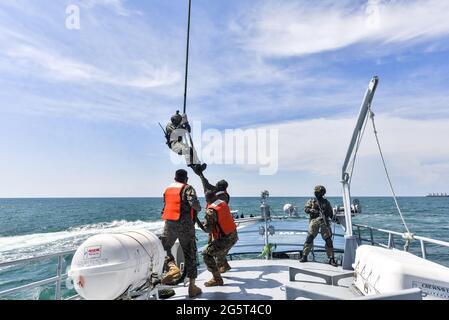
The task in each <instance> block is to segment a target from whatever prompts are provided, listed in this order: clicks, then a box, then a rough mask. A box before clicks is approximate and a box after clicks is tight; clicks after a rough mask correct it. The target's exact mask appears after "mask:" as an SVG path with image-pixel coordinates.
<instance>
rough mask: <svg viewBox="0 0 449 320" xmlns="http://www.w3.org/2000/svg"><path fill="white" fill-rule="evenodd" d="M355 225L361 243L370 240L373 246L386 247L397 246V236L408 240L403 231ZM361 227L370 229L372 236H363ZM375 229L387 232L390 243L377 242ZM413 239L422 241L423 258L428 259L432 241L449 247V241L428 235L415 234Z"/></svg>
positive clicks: (383, 232)
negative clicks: (428, 247)
mask: <svg viewBox="0 0 449 320" xmlns="http://www.w3.org/2000/svg"><path fill="white" fill-rule="evenodd" d="M353 226H354V227H356V228H357V237H358V239H359V241H360V243H363V242H368V243H370V244H371V245H373V246H380V247H384V248H389V249H392V248H396V246H395V236H396V237H400V238H401V239H404V240H406V238H405V237H404V233H401V232H397V231H391V230H386V229H380V228H374V227H370V226H367V225H361V224H353ZM361 229H365V230H369V236H370V238H369V239H367V238H364V237H362V232H361V231H362V230H361ZM374 231H377V232H380V233H382V234H385V235H387V236H388V243H387V244H385V243H382V242H376V241H375V240H374ZM413 240H417V241H419V243H420V248H421V257H422V258H423V259H427V247H426V243H431V244H435V245H437V246H440V247H446V248H449V242H446V241H441V240H435V239H432V238H426V237H420V236H416V235H413Z"/></svg>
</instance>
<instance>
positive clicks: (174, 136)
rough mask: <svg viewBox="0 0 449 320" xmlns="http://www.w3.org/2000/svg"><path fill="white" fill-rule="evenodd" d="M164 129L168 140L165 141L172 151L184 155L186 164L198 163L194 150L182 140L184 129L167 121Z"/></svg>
mask: <svg viewBox="0 0 449 320" xmlns="http://www.w3.org/2000/svg"><path fill="white" fill-rule="evenodd" d="M165 130H166V135H167V140H168V142H167V143H168V145H169V147H170V149H171V150H172V151H173V152H174V153H176V154H179V155H184V156H185V158H186V163H187V165H191V164H199V163H200V161H199V159H198V156H197V154H196V151H195V150H194V149H193V148H191V147H190V146H188V145H187V144H186V143H185V142H184V141H183V137H184V135H185V134H186V129H185V128H184V127H183V126H182V125H179V126H175V125H174V124H173V123H171V122H169V123H168V124H167V126H166V127H165Z"/></svg>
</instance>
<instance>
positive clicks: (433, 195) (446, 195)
mask: <svg viewBox="0 0 449 320" xmlns="http://www.w3.org/2000/svg"><path fill="white" fill-rule="evenodd" d="M426 197H431V198H440V197H443V198H444V197H446V198H447V197H449V194H447V193H429V194H428V195H427V196H426Z"/></svg>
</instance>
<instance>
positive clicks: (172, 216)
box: [162, 181, 194, 221]
mask: <svg viewBox="0 0 449 320" xmlns="http://www.w3.org/2000/svg"><path fill="white" fill-rule="evenodd" d="M187 186H188V184H184V183H181V182H176V181H175V182H174V183H172V184H171V185H169V186H168V187H167V189H165V192H164V202H165V206H164V210H163V212H162V219H163V220H172V221H178V220H179V218H180V217H181V202H182V199H181V197H182V191H183V190H184V189H185V188H186V187H187ZM193 217H194V210H193V208H190V218H191V219H192V220H193Z"/></svg>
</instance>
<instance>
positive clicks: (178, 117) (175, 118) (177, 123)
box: [171, 111, 182, 126]
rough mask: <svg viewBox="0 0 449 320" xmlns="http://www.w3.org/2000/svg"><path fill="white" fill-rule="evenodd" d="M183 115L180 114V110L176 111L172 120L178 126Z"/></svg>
mask: <svg viewBox="0 0 449 320" xmlns="http://www.w3.org/2000/svg"><path fill="white" fill-rule="evenodd" d="M181 121H182V116H181V115H180V114H179V111H176V113H175V114H174V115H173V116H172V117H171V122H172V123H173V124H174V125H175V126H177V125H179V124H180V123H181Z"/></svg>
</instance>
